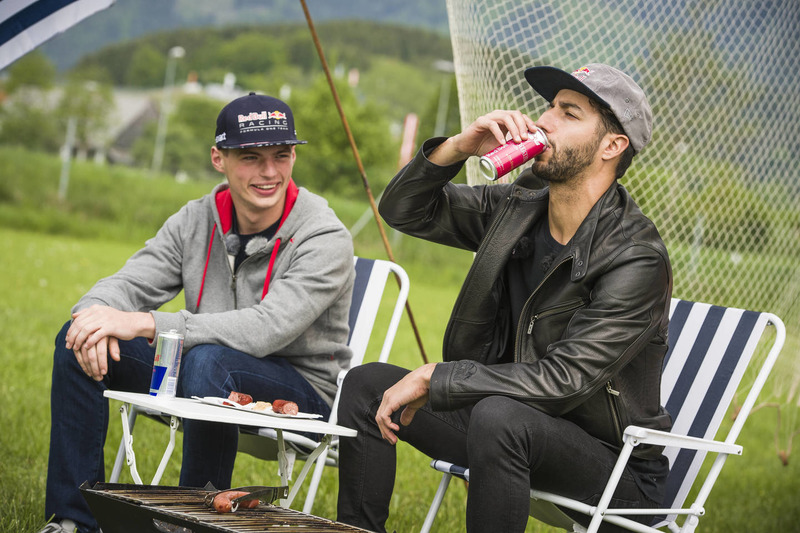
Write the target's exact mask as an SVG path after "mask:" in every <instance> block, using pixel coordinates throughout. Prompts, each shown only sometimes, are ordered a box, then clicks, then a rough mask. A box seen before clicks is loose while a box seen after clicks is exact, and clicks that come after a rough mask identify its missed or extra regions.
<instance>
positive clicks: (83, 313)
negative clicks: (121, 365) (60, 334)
mask: <svg viewBox="0 0 800 533" xmlns="http://www.w3.org/2000/svg"><path fill="white" fill-rule="evenodd" d="M153 336H155V321H154V320H153V317H152V315H151V314H150V313H138V312H125V311H119V310H118V309H114V308H113V307H108V306H104V305H93V306H91V307H88V308H86V309H82V310H80V311H78V312H77V313H73V315H72V324H71V325H70V327H69V329H68V330H67V337H66V339H67V342H66V347H67V349H68V350H72V351H73V352H74V353H75V357H76V358H77V359H78V364H80V365H81V368H82V369H83V371H84V372H86V375H88V376H90V377H91V378H93V379H94V380H96V381H100V380H101V379H103V376H105V375H106V373H107V372H108V356H109V355H110V356H111V358H112V359H114V360H115V361H119V342H118V339H122V340H130V339H133V338H134V337H149V338H152V337H153Z"/></svg>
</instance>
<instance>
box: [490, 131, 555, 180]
mask: <svg viewBox="0 0 800 533" xmlns="http://www.w3.org/2000/svg"><path fill="white" fill-rule="evenodd" d="M546 148H547V136H546V135H545V134H544V132H543V131H542V130H541V129H539V128H536V130H534V131H532V132H528V140H526V141H522V142H520V143H516V142H514V141H509V142H507V143H506V144H501V145H500V146H498V147H497V148H495V149H494V150H492V151H491V152H488V153H487V154H486V155H485V156H483V157H481V161H480V168H481V174H483V177H484V178H486V179H487V180H492V181H494V180H496V179H498V178H500V177H502V176H505V175H506V174H508V173H509V172H511V171H512V170H514V169H515V168H517V167H519V166H520V165H523V164H525V163H526V162H528V161H530V160H531V159H533V158H534V157H536V156H537V155H539V154H541V153H542V152H544V151H545V149H546Z"/></svg>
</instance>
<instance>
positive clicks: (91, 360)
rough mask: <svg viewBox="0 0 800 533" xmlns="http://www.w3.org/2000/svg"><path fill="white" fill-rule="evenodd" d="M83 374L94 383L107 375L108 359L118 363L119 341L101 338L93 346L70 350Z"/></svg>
mask: <svg viewBox="0 0 800 533" xmlns="http://www.w3.org/2000/svg"><path fill="white" fill-rule="evenodd" d="M72 351H73V353H74V354H75V358H76V359H77V360H78V364H79V365H81V368H82V369H83V371H84V373H86V375H87V376H89V377H90V378H92V379H93V380H95V381H102V379H103V376H105V375H106V374H107V373H108V357H109V356H110V357H111V358H112V359H113V360H115V361H119V341H118V340H117V338H116V337H103V338H101V339H100V340H99V341H97V342H96V343H95V344H94V345H93V346H91V347H89V346H88V345H87V344H84V345H83V346H81V348H80V349H77V350H72Z"/></svg>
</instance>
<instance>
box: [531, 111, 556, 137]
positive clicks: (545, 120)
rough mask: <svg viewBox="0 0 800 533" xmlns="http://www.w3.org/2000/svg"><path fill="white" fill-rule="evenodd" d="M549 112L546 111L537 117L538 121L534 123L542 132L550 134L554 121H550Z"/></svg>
mask: <svg viewBox="0 0 800 533" xmlns="http://www.w3.org/2000/svg"><path fill="white" fill-rule="evenodd" d="M550 111H552V110H551V109H548V110H547V111H545V112H544V113H542V114H541V115H539V119H538V120H537V121H536V122H535V124H536V127H538V128H541V129H542V130H544V132H545V133H550V132H552V131H553V127H554V121H553V119H552V113H550Z"/></svg>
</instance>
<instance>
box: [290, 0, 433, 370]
mask: <svg viewBox="0 0 800 533" xmlns="http://www.w3.org/2000/svg"><path fill="white" fill-rule="evenodd" d="M300 4H301V5H302V6H303V13H305V16H306V21H307V22H308V29H309V30H310V31H311V38H312V39H313V40H314V46H315V47H316V49H317V54H319V59H320V62H321V63H322V70H324V71H325V77H326V78H327V79H328V85H329V86H330V89H331V94H333V100H334V102H335V103H336V109H337V110H338V111H339V118H341V120H342V125H343V126H344V131H345V133H346V134H347V140H348V141H349V142H350V148H351V149H352V150H353V157H355V160H356V165H357V166H358V171H359V173H360V174H361V182H362V184H363V185H364V190H365V191H366V193H367V199H368V200H369V205H370V207H371V208H372V214H373V216H374V217H375V222H376V223H377V224H378V231H379V232H380V234H381V239H382V240H383V246H384V248H385V249H386V253H387V255H388V256H389V260H390V261H392V262H393V263H396V261H395V260H394V253H393V252H392V247H391V246H390V245H389V239H388V238H387V237H386V231H385V230H384V228H383V224H382V223H381V218H380V214H379V213H378V206H377V205H376V204H375V197H374V196H373V195H372V189H371V188H370V186H369V181H368V180H367V173H366V171H365V170H364V165H363V163H362V162H361V155H360V154H359V153H358V146H356V141H355V139H354V138H353V134H352V132H351V131H350V125H349V124H348V122H347V116H345V114H344V109H343V108H342V102H341V101H340V100H339V93H338V92H337V91H336V86H335V85H334V83H333V78H332V77H331V72H330V69H329V68H328V62H327V61H326V59H325V54H324V52H323V51H322V45H321V44H320V42H319V37H318V36H317V30H316V29H315V28H314V22H313V21H312V20H311V13H310V12H309V11H308V6H307V5H306V1H305V0H300ZM397 283H398V284H399V283H400V280H399V279H397ZM406 312H407V313H408V319H409V320H410V321H411V329H413V330H414V336H415V337H416V339H417V345H418V346H419V350H420V353H421V355H422V360H423V361H424V362H425V363H427V362H428V356H427V355H426V354H425V348H424V347H423V346H422V338H421V337H420V335H419V330H418V329H417V324H416V322H415V320H414V314H413V313H412V312H411V305H410V304H409V303H408V300H406Z"/></svg>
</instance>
